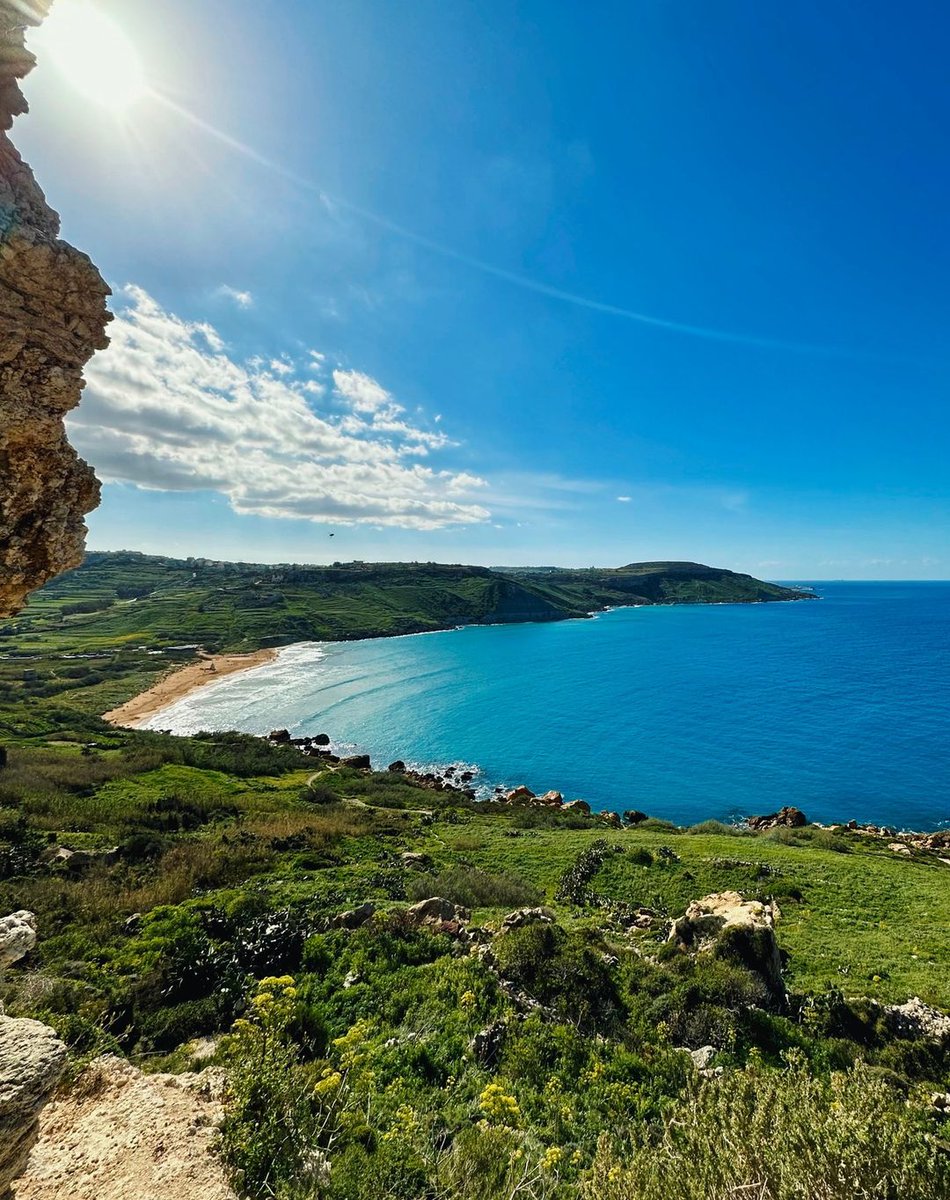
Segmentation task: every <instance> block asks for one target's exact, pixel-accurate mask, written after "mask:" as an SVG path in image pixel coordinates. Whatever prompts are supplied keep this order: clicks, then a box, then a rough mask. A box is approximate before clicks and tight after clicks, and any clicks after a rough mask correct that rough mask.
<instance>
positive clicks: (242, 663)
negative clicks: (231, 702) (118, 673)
mask: <svg viewBox="0 0 950 1200" xmlns="http://www.w3.org/2000/svg"><path fill="white" fill-rule="evenodd" d="M276 657H277V651H276V650H254V651H252V653H250V654H204V655H202V657H201V660H200V662H196V663H189V664H188V666H187V667H180V668H179V669H178V670H176V671H171V672H169V674H167V675H164V676H162V678H161V679H160V680H159V681H158V683H155V684H153V685H152V686H151V687H150V688H148V689H147V691H144V692H140V693H139V694H138V695H137V696H133V697H132V699H131V700H127V701H126V702H125V704H120V705H119V707H118V708H113V709H112V710H111V711H110V712H107V713H103V714H102V716H103V720H105V721H108V722H109V723H110V724H111V725H124V726H127V727H131V728H135V726H137V725H141V724H142V722H143V721H147V720H149V719H150V718H151V717H154V716H155V714H156V713H160V712H161V711H162V709H163V708H168V706H169V705H170V704H174V703H175V701H176V700H181V699H182V698H183V697H184V696H187V695H189V693H191V692H193V691H195V690H196V688H200V687H204V686H205V685H206V684H209V683H214V681H215V680H216V679H223V678H224V676H225V675H233V674H234V673H235V672H236V671H246V670H248V669H249V668H250V667H260V666H263V664H264V663H268V662H273V660H274V659H275V658H276Z"/></svg>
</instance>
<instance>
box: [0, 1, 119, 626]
mask: <svg viewBox="0 0 950 1200" xmlns="http://www.w3.org/2000/svg"><path fill="white" fill-rule="evenodd" d="M48 9H49V0H0V481H2V482H0V616H9V615H10V614H12V613H15V612H17V611H18V610H19V609H20V608H21V607H22V605H23V602H24V599H25V597H26V595H27V593H28V592H30V591H31V590H32V589H34V588H37V587H40V586H41V585H42V584H44V583H45V582H46V581H47V580H49V579H51V578H53V576H55V575H57V574H59V573H60V572H61V571H65V570H68V569H69V568H70V567H74V566H76V565H77V564H78V563H79V562H80V561H81V560H82V553H83V544H84V540H85V535H86V527H85V524H84V522H83V517H84V515H85V514H86V513H88V512H90V511H91V510H92V509H93V508H95V507H96V505H97V504H98V503H99V483H98V480H97V479H96V477H95V475H94V474H93V471H92V468H91V467H90V466H89V465H88V464H87V463H85V462H84V461H83V460H82V459H81V458H80V457H79V456H78V455H77V454H76V452H75V450H74V449H73V448H72V446H71V445H70V444H69V442H68V440H67V438H66V432H65V429H64V426H63V418H64V416H65V415H66V413H68V412H69V410H70V409H72V408H75V407H76V405H77V404H78V403H79V398H80V394H81V391H82V387H83V380H82V369H83V366H84V365H85V363H86V362H87V361H88V360H89V358H90V357H91V356H92V354H93V353H94V351H96V350H101V349H102V348H103V347H105V346H106V345H107V344H108V339H107V338H106V336H105V326H106V322H107V321H108V320H110V316H109V313H108V312H107V311H106V297H107V296H108V295H109V288H108V287H107V285H106V283H105V281H104V280H103V278H102V276H101V275H100V274H99V272H98V271H97V269H96V268H95V266H94V265H93V264H92V262H90V260H89V259H88V258H87V257H86V255H85V254H83V253H81V252H80V251H79V250H76V249H75V248H74V247H72V246H70V245H69V244H68V243H67V242H64V241H62V240H61V239H60V238H59V217H58V216H57V214H56V213H55V212H54V211H53V209H52V208H50V206H49V205H48V204H47V202H46V198H45V197H44V195H43V192H42V191H41V189H40V187H39V185H38V184H37V182H36V180H35V179H34V177H33V172H32V171H31V170H30V168H29V166H28V164H27V163H25V162H24V161H23V159H22V158H21V157H20V155H19V153H18V152H17V150H16V147H15V146H14V145H13V143H12V142H11V141H10V139H9V137H8V135H7V132H6V131H7V130H9V129H10V127H11V126H12V124H13V120H14V118H15V117H16V116H18V115H20V114H21V113H25V112H26V111H27V103H26V100H25V99H24V97H23V93H22V92H21V90H20V86H19V81H20V80H21V79H22V78H23V77H24V76H25V75H26V74H28V72H29V71H30V70H31V69H32V68H33V66H34V65H35V59H34V56H33V55H32V54H30V52H29V51H28V50H27V49H26V47H25V45H24V34H25V30H26V28H27V27H28V26H30V25H37V24H39V23H40V21H42V19H43V18H44V17H45V15H46V13H47V11H48Z"/></svg>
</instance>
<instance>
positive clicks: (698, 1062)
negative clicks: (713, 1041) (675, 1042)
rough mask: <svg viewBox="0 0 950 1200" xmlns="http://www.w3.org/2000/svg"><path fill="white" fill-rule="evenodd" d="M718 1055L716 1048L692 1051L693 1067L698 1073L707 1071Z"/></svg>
mask: <svg viewBox="0 0 950 1200" xmlns="http://www.w3.org/2000/svg"><path fill="white" fill-rule="evenodd" d="M716 1054H717V1051H716V1047H715V1046H700V1047H699V1048H698V1049H697V1050H690V1052H689V1056H690V1058H691V1059H692V1060H693V1066H694V1067H695V1068H696V1070H697V1071H705V1070H706V1068H707V1067H708V1066H709V1064H710V1063H711V1062H712V1060H713V1059H714V1058H715V1057H716Z"/></svg>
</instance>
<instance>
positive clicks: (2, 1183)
mask: <svg viewBox="0 0 950 1200" xmlns="http://www.w3.org/2000/svg"><path fill="white" fill-rule="evenodd" d="M65 1062H66V1047H65V1046H64V1045H63V1043H62V1042H61V1041H60V1040H59V1038H58V1037H57V1036H56V1034H55V1033H54V1031H53V1030H52V1029H50V1028H49V1027H48V1026H47V1025H41V1024H40V1022H39V1021H27V1020H15V1019H14V1018H13V1017H4V1016H0V1200H7V1197H8V1196H10V1194H11V1193H10V1185H11V1183H12V1182H13V1180H14V1179H16V1178H17V1176H18V1175H19V1174H20V1172H21V1171H22V1170H23V1168H24V1167H25V1166H26V1161H27V1159H28V1158H29V1155H30V1151H31V1150H32V1149H33V1145H34V1143H35V1142H36V1139H37V1135H38V1132H39V1115H40V1110H41V1109H42V1107H43V1105H44V1104H45V1103H46V1101H47V1100H48V1099H49V1096H50V1093H51V1092H52V1090H53V1088H54V1087H55V1086H56V1083H57V1081H58V1079H59V1077H60V1074H61V1073H62V1070H63V1066H64V1064H65Z"/></svg>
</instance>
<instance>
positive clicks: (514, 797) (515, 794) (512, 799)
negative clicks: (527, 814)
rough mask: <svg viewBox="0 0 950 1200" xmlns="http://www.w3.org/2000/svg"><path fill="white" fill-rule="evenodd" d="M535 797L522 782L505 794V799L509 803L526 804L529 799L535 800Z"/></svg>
mask: <svg viewBox="0 0 950 1200" xmlns="http://www.w3.org/2000/svg"><path fill="white" fill-rule="evenodd" d="M535 799H537V797H536V796H535V794H534V792H532V790H531V789H530V788H529V787H525V785H524V784H522V785H521V786H520V787H516V788H513V789H512V790H511V791H510V792H509V793H508V794H507V795H506V796H505V800H506V801H507V802H508V803H509V804H527V803H528V801H530V800H535Z"/></svg>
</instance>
